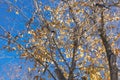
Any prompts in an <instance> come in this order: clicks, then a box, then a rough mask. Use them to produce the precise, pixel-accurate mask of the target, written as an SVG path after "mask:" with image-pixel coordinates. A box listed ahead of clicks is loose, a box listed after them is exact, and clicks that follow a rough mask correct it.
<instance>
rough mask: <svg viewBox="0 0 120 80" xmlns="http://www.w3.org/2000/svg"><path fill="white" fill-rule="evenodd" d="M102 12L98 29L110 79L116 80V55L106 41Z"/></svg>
mask: <svg viewBox="0 0 120 80" xmlns="http://www.w3.org/2000/svg"><path fill="white" fill-rule="evenodd" d="M103 13H104V12H103V11H102V12H101V27H100V28H99V32H100V37H101V39H102V42H103V45H104V47H105V50H106V54H107V59H108V64H109V69H110V79H111V80H118V68H117V65H116V55H115V54H114V53H113V52H112V49H111V46H110V44H109V43H108V41H107V35H106V32H105V29H104V15H103Z"/></svg>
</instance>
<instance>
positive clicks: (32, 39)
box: [1, 0, 120, 80]
mask: <svg viewBox="0 0 120 80" xmlns="http://www.w3.org/2000/svg"><path fill="white" fill-rule="evenodd" d="M48 2H51V3H50V4H53V5H54V6H51V5H45V4H42V2H41V1H39V0H33V5H34V12H33V15H32V17H31V18H29V20H28V21H27V22H26V24H25V27H26V30H24V31H23V32H21V33H20V34H19V35H17V36H12V34H11V33H8V32H6V35H5V36H3V37H5V39H7V41H8V45H7V46H4V47H3V48H4V49H9V50H16V51H17V52H18V53H19V54H20V58H25V59H28V60H32V61H34V68H28V71H29V72H32V71H37V72H38V73H39V75H37V76H35V77H34V79H35V80H89V79H90V80H113V78H115V77H116V79H114V80H118V78H117V76H118V75H117V74H118V67H117V61H116V59H117V57H118V56H119V53H120V48H119V45H118V43H120V29H119V25H118V26H117V25H115V24H114V23H116V24H117V23H118V22H119V21H120V17H119V15H120V14H119V13H120V1H119V0H118V1H116V2H114V1H113V2H112V1H108V2H107V1H104V2H103V0H86V1H85V0H58V1H54V0H48ZM110 3H111V4H110ZM56 4H57V5H56ZM96 4H97V5H96ZM114 7H115V9H116V11H115V12H112V11H113V8H114ZM16 14H21V12H17V13H16ZM35 22H37V24H38V25H37V26H36V25H34V24H35ZM18 24H19V23H18ZM1 28H2V27H1ZM25 36H27V37H25ZM13 45H14V46H13ZM113 67H114V68H113ZM111 69H112V70H111ZM112 73H115V75H113V74H112Z"/></svg>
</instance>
